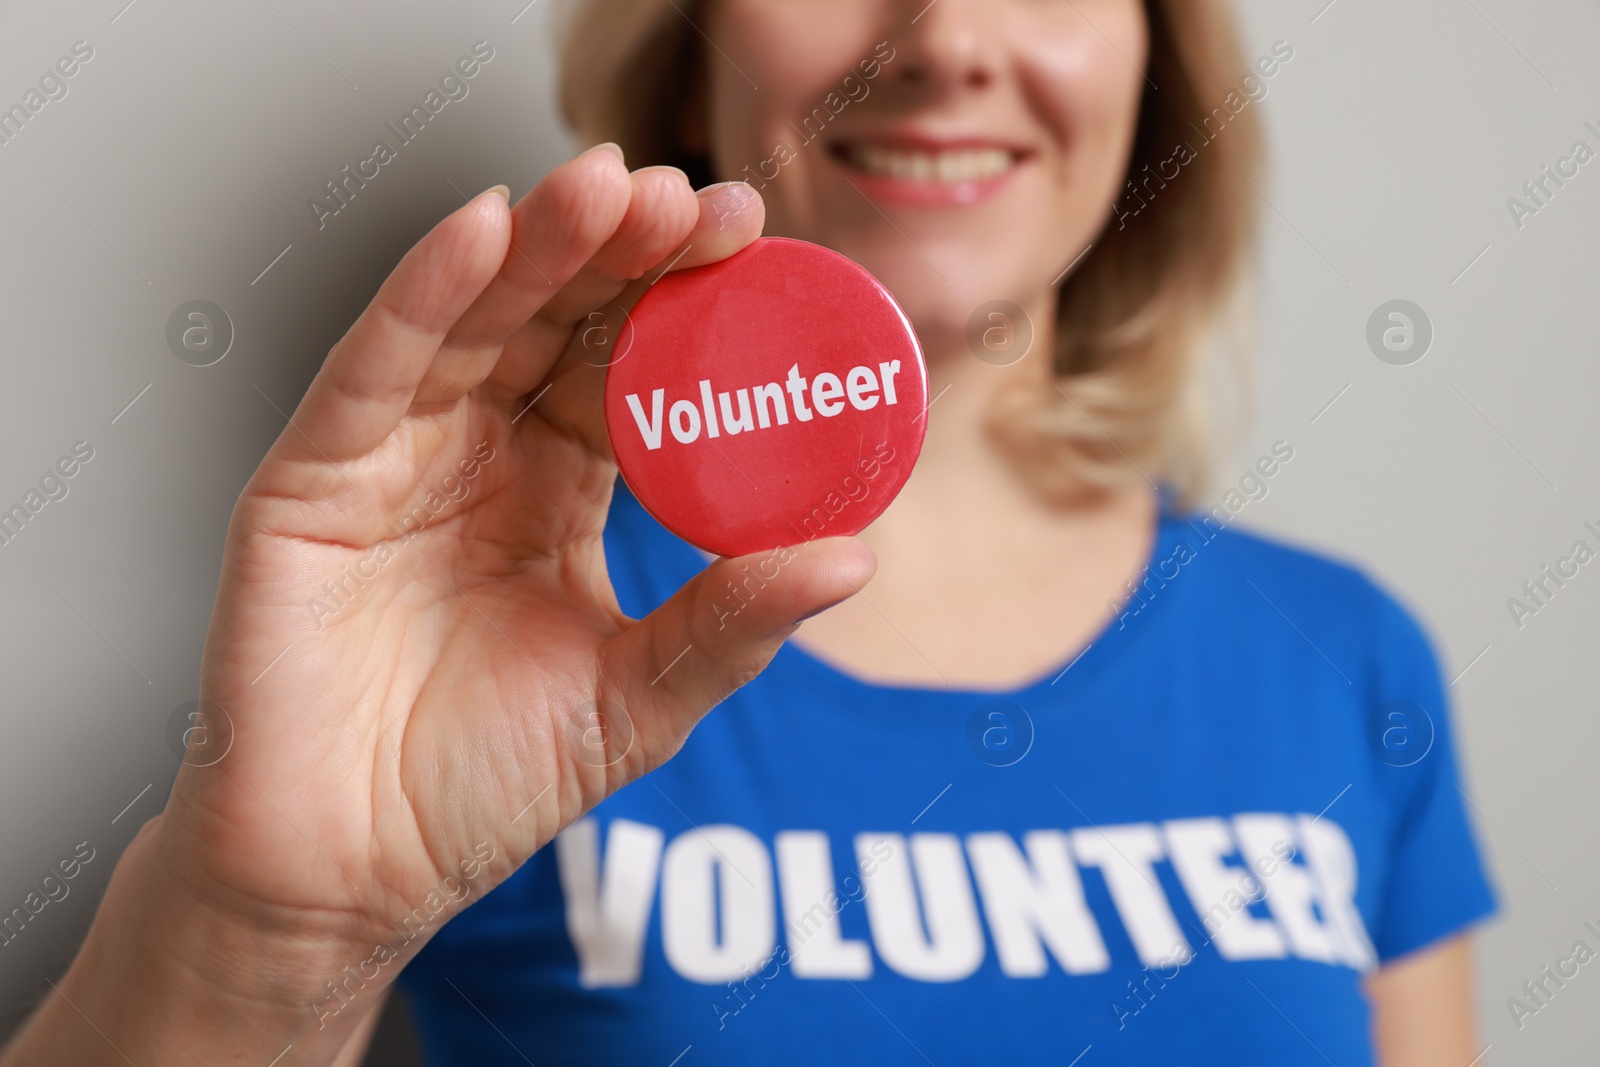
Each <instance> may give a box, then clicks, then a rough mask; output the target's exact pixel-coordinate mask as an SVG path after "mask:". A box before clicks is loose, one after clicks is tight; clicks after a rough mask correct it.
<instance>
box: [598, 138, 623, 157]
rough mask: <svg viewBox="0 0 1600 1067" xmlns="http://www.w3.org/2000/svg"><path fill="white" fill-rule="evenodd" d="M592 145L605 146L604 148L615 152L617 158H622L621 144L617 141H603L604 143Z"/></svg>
mask: <svg viewBox="0 0 1600 1067" xmlns="http://www.w3.org/2000/svg"><path fill="white" fill-rule="evenodd" d="M594 147H595V148H605V149H609V150H610V151H612V152H614V153H616V157H617V158H618V159H622V158H623V155H622V146H621V145H619V144H618V143H617V142H615V141H606V142H604V143H603V144H597V145H595V146H594Z"/></svg>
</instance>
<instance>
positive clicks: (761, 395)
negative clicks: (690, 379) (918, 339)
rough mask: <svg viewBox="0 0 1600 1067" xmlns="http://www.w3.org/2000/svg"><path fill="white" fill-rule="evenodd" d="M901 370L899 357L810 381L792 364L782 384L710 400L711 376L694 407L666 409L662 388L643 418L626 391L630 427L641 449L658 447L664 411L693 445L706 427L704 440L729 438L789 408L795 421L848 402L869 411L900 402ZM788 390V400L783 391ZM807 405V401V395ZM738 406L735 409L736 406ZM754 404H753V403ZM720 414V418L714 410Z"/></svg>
mask: <svg viewBox="0 0 1600 1067" xmlns="http://www.w3.org/2000/svg"><path fill="white" fill-rule="evenodd" d="M899 373H900V361H899V360H898V359H892V360H888V361H887V362H884V363H879V364H878V365H877V369H876V371H874V369H873V367H872V366H871V365H870V364H861V365H859V366H855V367H851V368H850V370H849V372H848V373H846V374H845V376H844V379H843V380H840V378H839V376H838V375H837V374H833V373H830V372H828V371H823V372H822V373H821V374H818V375H817V376H816V377H814V378H811V379H810V380H809V381H808V380H807V379H806V377H805V376H804V375H802V374H801V373H800V365H799V364H798V363H796V364H795V365H793V366H791V367H790V368H789V376H788V378H786V379H785V380H784V381H783V382H782V383H779V382H767V383H766V384H764V385H757V386H752V387H749V388H745V389H738V390H735V391H733V392H732V393H730V392H728V391H722V392H718V393H717V394H716V395H715V398H714V399H713V396H712V389H711V379H709V378H702V379H700V398H699V403H698V405H697V404H696V402H695V401H694V400H687V399H685V400H674V401H673V402H672V406H671V407H670V408H667V407H666V394H667V391H666V390H665V389H656V390H654V391H653V392H651V394H650V414H649V416H648V417H647V416H646V415H645V412H644V405H642V404H641V403H640V402H639V394H638V393H629V394H627V397H626V400H627V402H628V410H629V411H630V412H631V413H632V414H633V421H634V425H636V426H637V427H638V429H639V436H640V438H641V439H642V440H643V441H644V446H645V448H647V449H649V450H650V451H652V452H653V451H655V450H656V449H658V448H660V447H661V441H662V424H661V416H662V411H663V409H665V410H666V415H667V427H668V428H669V429H671V431H672V436H673V437H674V438H675V439H676V440H677V441H678V443H679V444H685V445H687V444H692V443H694V442H695V441H697V440H698V439H699V438H700V434H701V432H702V431H704V433H705V435H706V437H707V438H712V437H719V436H721V435H722V434H723V433H727V434H728V435H729V436H732V435H734V434H740V433H745V432H747V431H752V430H765V429H767V428H769V427H771V426H773V425H777V426H787V425H789V412H790V409H791V407H792V409H793V411H794V418H795V421H796V422H810V421H811V420H812V418H814V417H815V416H816V415H821V416H822V417H823V418H833V417H834V416H836V415H839V414H841V413H842V412H843V411H844V410H845V405H846V402H847V401H848V404H849V406H850V407H852V408H854V409H855V410H856V411H870V410H872V409H873V408H875V407H877V406H878V404H879V402H880V401H881V402H882V403H883V404H884V405H886V406H887V405H893V404H896V403H898V399H899V398H898V397H897V396H896V395H895V387H894V386H895V383H894V380H895V376H896V375H897V374H899ZM785 392H787V394H788V399H787V400H785V397H784V394H785ZM808 398H809V400H810V405H809V406H808V405H807V399H808ZM735 405H737V407H738V413H737V414H735V412H734V407H735ZM752 405H753V407H752ZM719 408H720V409H721V418H720V420H719V418H718V409H719Z"/></svg>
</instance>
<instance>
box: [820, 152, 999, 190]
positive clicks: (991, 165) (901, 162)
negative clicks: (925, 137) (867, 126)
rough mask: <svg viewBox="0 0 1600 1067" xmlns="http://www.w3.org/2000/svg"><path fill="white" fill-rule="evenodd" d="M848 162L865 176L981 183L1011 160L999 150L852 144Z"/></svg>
mask: <svg viewBox="0 0 1600 1067" xmlns="http://www.w3.org/2000/svg"><path fill="white" fill-rule="evenodd" d="M849 157H850V162H851V163H852V164H853V165H854V166H856V167H857V168H858V169H860V170H862V171H865V172H866V173H868V174H876V175H881V176H883V177H888V178H899V179H901V180H905V181H914V182H942V183H946V184H954V183H956V182H973V181H982V180H984V179H985V178H993V177H995V176H996V175H999V174H1004V173H1005V172H1006V171H1007V170H1008V169H1010V167H1011V165H1012V163H1013V160H1012V157H1011V153H1010V152H1007V151H1005V150H1004V149H1001V148H956V149H950V150H948V151H944V152H927V151H922V150H918V149H900V148H880V147H876V146H871V145H854V146H851V148H850V152H849Z"/></svg>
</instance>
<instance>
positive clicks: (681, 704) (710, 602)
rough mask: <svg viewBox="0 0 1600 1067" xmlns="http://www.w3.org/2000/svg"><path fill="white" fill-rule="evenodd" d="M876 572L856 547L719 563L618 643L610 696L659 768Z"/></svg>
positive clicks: (835, 544)
mask: <svg viewBox="0 0 1600 1067" xmlns="http://www.w3.org/2000/svg"><path fill="white" fill-rule="evenodd" d="M876 569H877V559H876V557H874V556H873V554H872V550H871V549H869V548H868V547H867V546H866V545H865V544H864V543H863V542H861V541H859V540H856V539H855V538H849V537H833V538H825V539H822V540H818V541H811V542H808V543H805V544H802V545H797V546H794V547H792V548H781V549H776V550H774V551H771V552H762V553H757V554H755V555H749V556H742V557H739V558H736V559H727V558H724V559H718V560H717V561H715V562H714V563H712V564H711V565H710V566H709V567H707V568H706V569H705V570H704V571H702V572H701V573H700V574H699V575H698V576H696V577H695V578H694V579H692V580H691V581H689V582H688V583H687V584H685V585H684V587H683V588H682V589H680V590H678V592H677V593H675V594H674V595H673V596H672V598H671V599H670V600H668V601H667V602H666V603H665V604H663V605H662V606H661V607H659V608H657V609H656V610H655V611H653V612H651V613H650V614H649V615H647V616H646V617H645V618H643V619H641V620H640V621H639V622H638V623H637V624H635V625H634V626H631V627H629V628H628V629H627V630H625V631H623V633H621V634H620V635H618V636H617V637H615V638H613V639H612V641H611V643H610V644H609V645H608V646H607V647H606V649H605V652H604V654H603V658H602V664H603V678H602V692H601V694H600V696H601V697H602V699H603V700H604V701H605V702H607V703H610V704H612V705H614V706H615V705H620V706H621V707H622V708H623V710H624V711H626V713H627V714H628V715H629V717H630V718H631V719H632V720H633V726H634V729H635V731H636V732H637V737H638V739H639V741H640V742H641V746H640V747H641V750H642V753H643V757H644V759H645V760H646V762H647V763H649V764H650V765H652V766H653V765H654V764H656V763H659V762H660V761H662V760H665V759H667V758H668V757H670V756H671V755H672V754H673V753H675V752H676V751H677V750H678V747H679V746H680V745H681V744H682V743H683V740H684V738H685V737H687V736H688V734H689V731H690V730H691V729H692V728H693V727H694V724H695V723H696V722H698V721H699V719H700V717H701V716H703V715H704V714H705V713H706V712H707V711H709V710H710V709H711V708H712V707H714V706H716V705H717V704H718V703H720V702H721V701H723V700H725V699H727V697H728V696H729V695H730V694H732V693H733V692H734V691H735V690H737V689H738V688H740V687H741V686H743V685H744V684H745V683H747V682H749V681H750V680H751V679H752V678H754V677H755V676H756V675H757V674H759V673H761V671H762V670H763V669H764V668H765V667H766V666H767V664H768V663H770V662H771V661H772V657H773V656H774V655H776V654H777V651H778V648H779V646H781V645H782V644H783V642H784V640H785V639H786V638H787V637H788V636H789V635H790V634H791V633H792V632H793V630H794V627H795V626H796V625H798V623H799V622H800V621H801V620H803V619H805V618H806V617H808V616H810V615H814V614H816V613H817V612H819V611H822V610H823V609H825V608H828V607H831V606H832V605H834V604H837V603H838V602H839V601H841V600H844V599H846V598H847V597H850V596H853V595H854V594H855V593H857V592H858V591H859V590H860V589H861V587H862V586H863V585H865V584H866V583H867V581H868V580H870V579H871V577H872V575H873V573H874V572H875V571H876Z"/></svg>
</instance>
